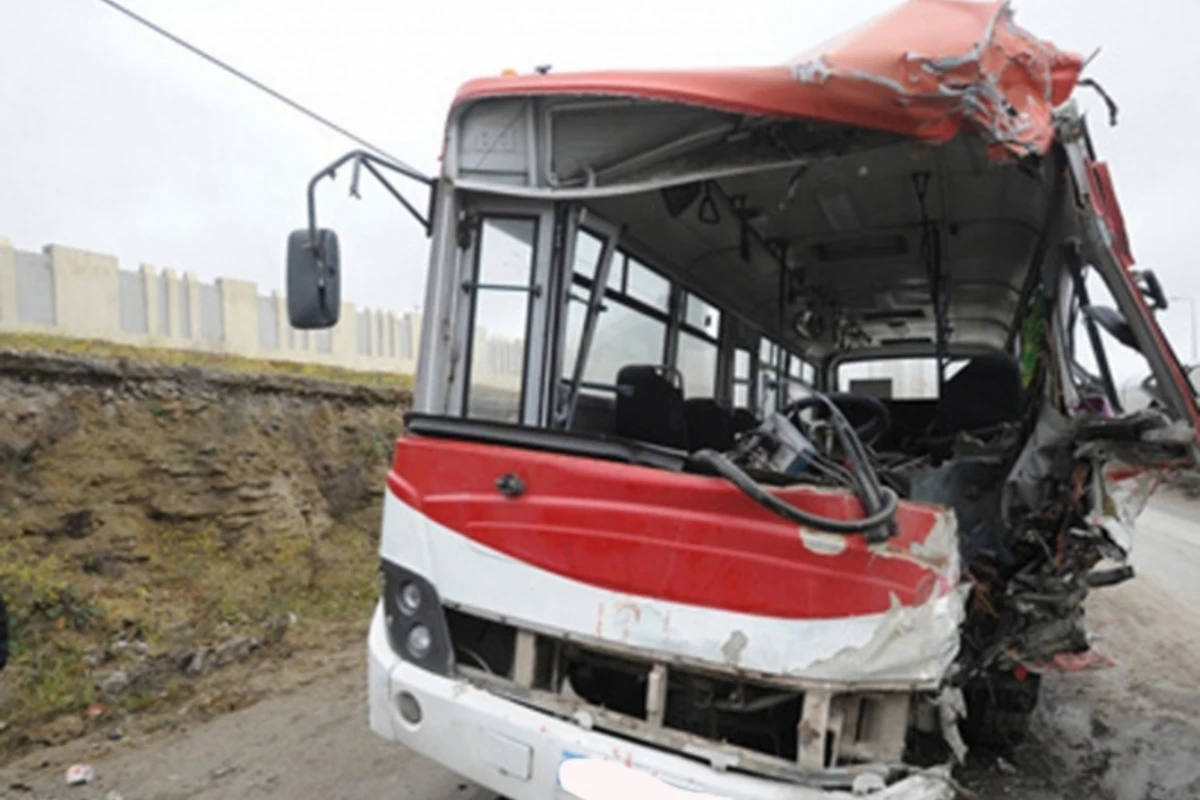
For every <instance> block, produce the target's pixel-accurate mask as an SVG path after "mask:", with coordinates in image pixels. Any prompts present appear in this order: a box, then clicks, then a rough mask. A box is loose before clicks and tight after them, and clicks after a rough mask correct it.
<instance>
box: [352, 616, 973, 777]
mask: <svg viewBox="0 0 1200 800" xmlns="http://www.w3.org/2000/svg"><path fill="white" fill-rule="evenodd" d="M369 653H370V655H369V669H368V696H369V705H370V721H371V729H372V730H373V731H374V732H375V733H376V734H378V735H379V736H381V737H383V738H385V739H388V740H390V741H394V742H397V743H399V744H402V745H404V746H405V747H407V748H408V749H410V750H412V751H414V752H416V753H419V754H421V755H423V756H425V757H426V758H429V759H430V760H432V761H435V762H437V763H438V764H441V765H442V766H444V767H446V768H447V769H449V770H451V771H452V772H455V773H457V774H459V775H462V776H463V777H465V778H467V779H468V780H471V781H473V782H475V783H477V784H479V785H481V786H484V787H486V788H488V789H489V790H492V791H494V792H496V793H497V794H501V795H503V796H505V797H507V798H511V800H632V798H633V797H636V798H638V800H642V799H643V798H644V799H645V800H677V799H678V800H841V799H842V798H847V799H849V798H853V797H855V795H853V794H851V793H850V792H848V791H845V792H839V791H826V790H821V789H814V788H810V787H804V786H798V785H795V784H790V783H784V782H781V781H774V780H768V779H765V778H757V777H754V776H750V775H745V774H738V773H733V772H721V771H717V770H715V769H713V768H711V767H709V766H708V765H707V764H703V763H700V762H697V761H694V760H692V759H690V758H686V757H683V756H678V755H674V754H672V753H669V752H664V751H662V750H658V749H654V748H650V747H646V746H643V745H640V744H636V743H634V742H630V741H628V740H625V739H622V738H618V737H616V736H611V735H608V734H606V733H601V732H598V731H595V730H586V729H584V728H581V727H579V726H578V725H576V724H574V723H572V722H568V721H565V720H562V719H559V718H557V717H553V716H550V715H548V714H544V713H542V712H540V711H537V710H534V709H532V708H528V707H526V706H523V705H520V704H518V703H514V702H512V701H510V700H506V699H504V698H501V697H498V696H496V695H494V694H491V693H489V692H487V691H484V690H482V689H479V688H476V687H474V686H472V685H471V684H469V683H468V682H466V681H464V680H460V679H455V678H445V677H442V676H439V675H435V674H433V673H430V672H427V671H425V670H423V669H420V668H418V667H415V666H413V665H411V664H409V663H407V662H404V661H402V660H401V659H399V658H398V657H397V656H396V655H395V653H394V652H393V651H392V649H391V647H390V646H389V644H388V639H387V634H386V632H385V630H384V621H383V614H382V611H381V610H380V609H378V608H377V609H376V612H375V616H374V619H373V620H372V622H371V631H370V635H369ZM402 698H403V702H402ZM414 702H415V705H414ZM402 705H403V706H404V707H405V708H406V711H407V714H408V716H409V717H410V718H415V715H414V713H413V710H414V708H419V718H418V719H417V721H416V722H410V721H409V720H407V719H405V717H404V715H402V714H401V711H400V709H401V707H402ZM577 759H586V760H589V761H603V762H607V763H605V764H587V765H580V764H578V763H576V764H574V765H573V766H572V767H570V768H568V769H566V770H562V765H563V764H564V763H566V762H569V761H572V760H577ZM581 766H586V767H588V768H587V769H583V768H580V767H581ZM593 768H594V769H593ZM560 778H561V779H560ZM581 784H582V785H581ZM568 789H570V791H568ZM696 793H702V794H701V795H700V796H699V797H698V796H697V794H696ZM868 797H869V798H870V800H951V799H952V798H953V797H954V791H953V789H952V788H951V786H950V785H949V783H948V782H947V781H946V780H945V779H943V778H940V777H938V776H936V775H916V776H912V777H909V778H906V779H904V780H902V781H899V782H897V783H894V784H892V785H891V786H889V787H887V788H886V789H882V790H880V791H877V792H873V793H871V794H870V795H868Z"/></svg>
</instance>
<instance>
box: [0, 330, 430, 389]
mask: <svg viewBox="0 0 1200 800" xmlns="http://www.w3.org/2000/svg"><path fill="white" fill-rule="evenodd" d="M0 349H8V350H39V351H44V352H51V353H60V354H63V355H75V356H90V357H101V358H123V359H132V360H135V361H143V362H145V363H147V364H162V365H166V366H176V367H180V366H188V367H200V368H202V369H214V370H226V371H230V372H242V373H261V374H268V375H293V376H297V377H302V378H314V379H318V380H327V381H337V382H340V383H350V384H356V385H362V386H380V387H386V388H394V389H411V388H412V383H413V379H412V376H411V375H406V374H401V373H391V372H362V371H358V370H351V369H345V368H343V367H335V366H330V365H328V364H309V363H300V362H296V361H273V360H269V359H261V358H246V357H243V356H234V355H227V354H224V353H206V352H202V351H197V350H171V349H167V348H157V347H134V346H132V345H125V344H116V343H114V342H108V341H104V340H101V339H72V338H69V337H65V336H51V335H48V334H35V333H0Z"/></svg>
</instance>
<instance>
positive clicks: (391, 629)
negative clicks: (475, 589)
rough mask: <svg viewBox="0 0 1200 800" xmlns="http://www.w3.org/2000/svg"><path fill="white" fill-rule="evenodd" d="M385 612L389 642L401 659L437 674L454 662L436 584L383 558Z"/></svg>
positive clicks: (447, 671)
mask: <svg viewBox="0 0 1200 800" xmlns="http://www.w3.org/2000/svg"><path fill="white" fill-rule="evenodd" d="M381 571H382V573H383V591H382V596H383V611H384V619H385V620H386V622H387V634H388V644H390V645H391V648H392V651H393V652H394V653H395V654H396V655H398V656H399V657H400V658H402V659H404V660H405V661H407V662H409V663H410V664H415V665H416V666H418V667H421V668H422V669H426V670H429V671H430V672H433V673H436V674H438V675H449V674H450V673H451V671H452V668H453V665H454V657H453V652H454V651H453V649H452V647H451V643H450V631H449V628H448V627H447V626H446V617H445V615H444V614H443V613H442V604H441V601H440V600H439V599H438V594H437V590H436V589H434V588H433V584H431V583H430V582H429V581H427V580H425V578H423V577H421V576H420V575H418V574H416V573H415V572H412V571H410V570H407V569H405V568H404V567H401V566H398V565H396V564H393V563H391V562H390V561H384V562H383V565H382V567H381Z"/></svg>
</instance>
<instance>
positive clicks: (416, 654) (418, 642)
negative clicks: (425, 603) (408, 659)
mask: <svg viewBox="0 0 1200 800" xmlns="http://www.w3.org/2000/svg"><path fill="white" fill-rule="evenodd" d="M432 645H433V636H432V635H431V634H430V633H429V628H426V627H425V626H424V625H420V624H417V625H413V626H412V627H411V628H410V629H409V631H408V641H407V642H405V647H407V648H408V654H409V655H410V656H412V657H413V658H415V659H417V660H418V661H419V660H420V659H422V658H424V657H425V656H427V655H429V648H430V647H431V646H432Z"/></svg>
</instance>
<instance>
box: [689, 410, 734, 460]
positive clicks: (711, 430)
mask: <svg viewBox="0 0 1200 800" xmlns="http://www.w3.org/2000/svg"><path fill="white" fill-rule="evenodd" d="M683 413H684V416H685V417H686V418H687V435H688V445H689V446H690V447H691V448H692V449H693V450H701V449H704V448H711V449H713V450H716V451H717V452H721V453H723V452H725V451H726V450H732V449H733V414H732V412H730V411H728V410H727V409H725V408H723V407H721V405H720V404H719V403H718V402H717V401H716V400H713V399H712V398H710V397H694V398H692V399H690V400H684V401H683Z"/></svg>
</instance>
